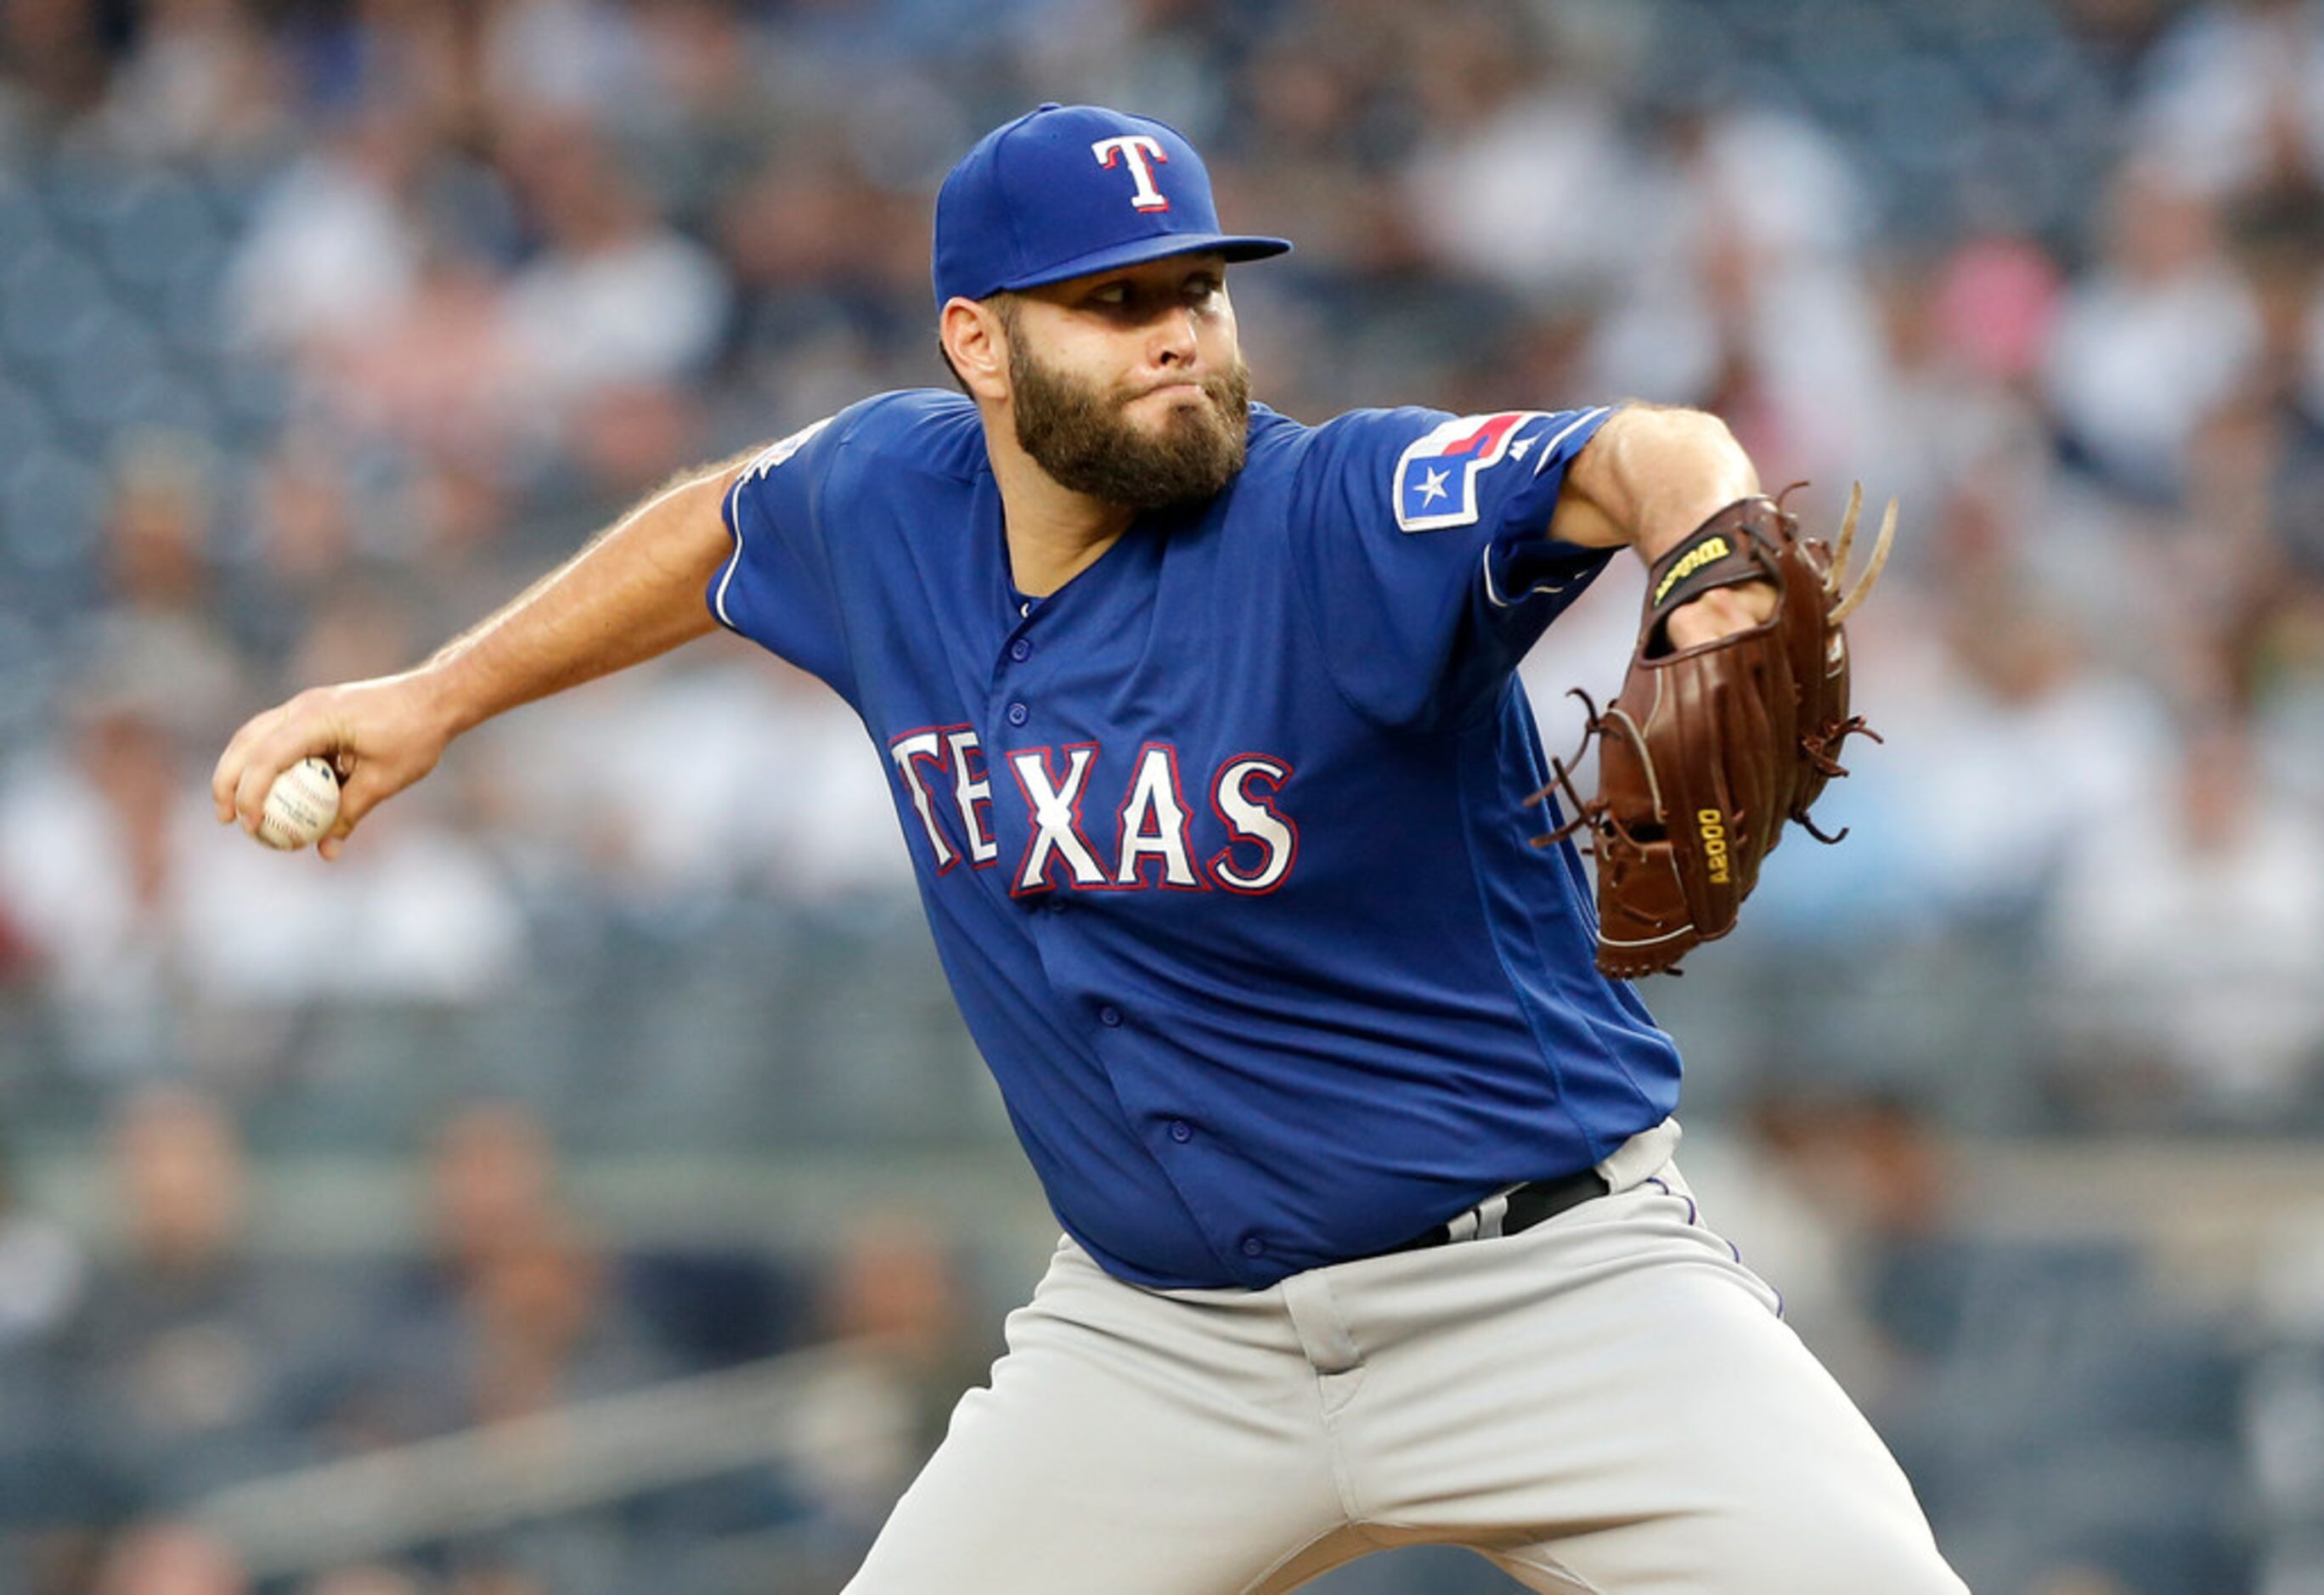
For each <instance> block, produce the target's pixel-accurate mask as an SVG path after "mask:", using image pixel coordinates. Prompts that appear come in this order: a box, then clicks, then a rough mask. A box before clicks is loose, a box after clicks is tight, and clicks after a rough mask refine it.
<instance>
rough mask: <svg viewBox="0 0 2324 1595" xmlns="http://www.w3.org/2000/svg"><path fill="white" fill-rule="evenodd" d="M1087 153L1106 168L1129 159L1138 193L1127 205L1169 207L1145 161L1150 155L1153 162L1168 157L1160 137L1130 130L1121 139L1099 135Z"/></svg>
mask: <svg viewBox="0 0 2324 1595" xmlns="http://www.w3.org/2000/svg"><path fill="white" fill-rule="evenodd" d="M1090 153H1092V154H1093V155H1095V156H1096V157H1097V163H1098V164H1099V165H1100V166H1102V167H1105V168H1107V169H1108V170H1109V171H1111V169H1112V167H1113V164H1114V162H1115V161H1120V160H1126V161H1128V162H1129V165H1130V170H1131V171H1135V172H1136V173H1137V174H1138V193H1137V195H1136V197H1135V198H1132V199H1131V200H1130V204H1132V205H1134V206H1136V207H1138V208H1139V209H1140V210H1167V209H1169V208H1170V197H1169V196H1168V195H1167V194H1165V193H1163V192H1162V191H1161V190H1160V189H1157V188H1156V187H1155V186H1154V169H1153V168H1152V167H1150V166H1148V165H1147V163H1146V162H1147V161H1148V158H1149V157H1150V158H1151V159H1153V160H1156V161H1167V160H1168V159H1170V157H1169V154H1168V153H1167V152H1166V151H1165V150H1164V149H1163V148H1162V141H1161V140H1160V139H1158V138H1148V137H1147V136H1146V135H1145V134H1142V133H1133V134H1129V135H1127V136H1126V137H1122V138H1102V139H1100V140H1098V141H1097V143H1093V144H1092V145H1091V146H1090Z"/></svg>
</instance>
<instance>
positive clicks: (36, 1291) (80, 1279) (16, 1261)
mask: <svg viewBox="0 0 2324 1595" xmlns="http://www.w3.org/2000/svg"><path fill="white" fill-rule="evenodd" d="M87 1284H88V1258H86V1257H85V1256H84V1255H83V1254H82V1251H81V1248H80V1246H79V1244H78V1242H77V1241H75V1240H73V1238H72V1237H71V1236H70V1235H69V1233H67V1232H66V1231H64V1230H62V1229H61V1228H60V1227H59V1226H58V1225H56V1224H55V1223H53V1222H51V1221H49V1220H47V1219H45V1218H42V1216H40V1215H39V1214H37V1213H33V1212H26V1211H25V1210H24V1207H23V1198H22V1193H21V1192H20V1191H19V1190H18V1189H17V1187H16V1178H15V1171H14V1169H13V1168H12V1167H11V1166H10V1165H9V1161H8V1159H7V1158H6V1157H0V1368H5V1367H7V1366H10V1365H11V1364H12V1360H14V1359H16V1358H17V1354H19V1353H21V1352H25V1351H39V1350H41V1349H42V1348H45V1347H48V1346H51V1345H52V1344H53V1343H54V1341H56V1339H57V1337H58V1335H59V1334H60V1332H61V1331H62V1330H63V1328H64V1327H65V1325H66V1324H67V1323H69V1322H70V1320H71V1318H72V1316H73V1314H74V1313H75V1312H76V1311H78V1308H79V1306H80V1302H81V1296H82V1293H83V1291H84V1289H85V1288H86V1286H87ZM28 1365H29V1360H15V1361H14V1366H16V1367H18V1368H19V1369H23V1368H24V1367H26V1366H28ZM5 1382H6V1383H8V1384H10V1385H11V1386H14V1384H15V1381H14V1380H9V1381H5ZM9 1426H11V1427H14V1425H9Z"/></svg>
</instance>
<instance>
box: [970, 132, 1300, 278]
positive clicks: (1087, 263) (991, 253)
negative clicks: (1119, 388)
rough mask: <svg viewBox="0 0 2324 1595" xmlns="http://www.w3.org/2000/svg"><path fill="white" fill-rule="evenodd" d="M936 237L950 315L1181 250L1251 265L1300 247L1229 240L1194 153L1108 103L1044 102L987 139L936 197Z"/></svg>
mask: <svg viewBox="0 0 2324 1595" xmlns="http://www.w3.org/2000/svg"><path fill="white" fill-rule="evenodd" d="M1290 247H1291V245H1290V244H1287V243H1286V242H1285V241H1284V240H1282V239H1280V238H1266V237H1259V236H1255V235H1246V234H1230V233H1222V232H1221V231H1220V230H1219V213H1218V207H1217V205H1216V203H1215V202H1214V201H1213V199H1212V198H1211V174H1210V172H1209V171H1207V170H1205V169H1204V167H1203V158H1202V157H1201V156H1200V155H1197V154H1196V153H1195V152H1194V145H1192V144H1190V143H1187V142H1186V140H1185V137H1184V135H1182V134H1180V133H1179V132H1178V130H1177V129H1176V128H1175V127H1171V126H1169V125H1168V124H1165V123H1160V122H1156V121H1154V120H1152V119H1151V118H1149V117H1145V116H1131V115H1125V114H1123V113H1122V112H1120V111H1109V110H1107V109H1105V108H1104V107H1103V106H1057V105H1048V106H1042V107H1041V108H1040V109H1039V110H1037V111H1034V112H1031V113H1029V114H1028V115H1023V116H1019V118H1017V120H1016V121H1014V122H1011V123H1009V124H1007V125H1005V126H1002V127H998V128H995V129H994V130H993V131H992V132H991V133H989V134H985V135H984V136H983V137H982V138H981V139H979V140H978V141H977V143H976V147H975V148H974V149H972V150H971V151H969V152H968V153H967V154H965V155H964V156H962V157H961V161H960V164H959V165H957V166H955V167H954V168H953V169H952V175H951V176H949V177H947V178H945V181H944V188H943V189H942V190H941V191H940V192H938V194H937V195H936V260H935V280H936V308H937V309H943V308H944V305H945V301H946V300H951V299H954V298H955V297H957V298H960V299H973V300H981V299H983V298H985V297H986V296H988V295H990V294H994V293H999V292H1001V291H1002V290H1005V289H1014V288H1037V287H1039V286H1040V285H1041V284H1042V283H1045V282H1062V281H1065V279H1066V278H1068V277H1079V276H1082V275H1083V274H1084V273H1086V272H1104V271H1110V270H1111V269H1112V268H1114V267H1116V266H1128V265H1135V264H1138V263H1140V262H1143V261H1152V260H1162V259H1164V258H1166V257H1167V256H1170V255H1174V254H1211V253H1215V254H1222V255H1224V256H1225V257H1226V258H1227V259H1229V260H1231V261H1250V260H1259V259H1262V258H1264V257H1265V256H1267V255H1270V254H1282V253H1283V252H1284V251H1286V250H1287V249H1289V248H1290Z"/></svg>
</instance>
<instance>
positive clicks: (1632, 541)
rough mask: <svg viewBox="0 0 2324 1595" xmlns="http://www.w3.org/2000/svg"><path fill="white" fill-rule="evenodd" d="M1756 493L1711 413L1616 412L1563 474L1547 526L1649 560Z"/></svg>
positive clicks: (1751, 470)
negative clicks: (1627, 549) (1626, 549)
mask: <svg viewBox="0 0 2324 1595" xmlns="http://www.w3.org/2000/svg"><path fill="white" fill-rule="evenodd" d="M1758 491H1759V473H1758V470H1757V467H1755V466H1753V465H1752V464H1751V456H1749V455H1748V454H1745V453H1744V452H1743V446H1742V445H1741V444H1739V443H1738V442H1736V441H1735V437H1734V434H1733V433H1731V432H1729V430H1728V429H1727V426H1726V423H1725V422H1723V421H1721V420H1720V419H1719V418H1718V417H1717V416H1714V415H1709V414H1706V413H1704V412H1703V411H1701V410H1661V409H1655V408H1654V407H1651V406H1643V405H1641V406H1633V407H1631V408H1628V409H1625V410H1619V411H1618V412H1617V413H1616V414H1615V415H1614V416H1613V417H1612V418H1611V419H1609V420H1608V421H1607V422H1606V424H1605V425H1604V426H1603V427H1601V428H1600V429H1599V432H1598V435H1597V436H1596V437H1595V438H1591V440H1590V444H1589V447H1586V448H1584V449H1583V450H1582V453H1581V455H1580V456H1577V457H1576V458H1575V460H1574V462H1573V465H1572V468H1571V469H1569V470H1568V471H1567V473H1566V478H1565V487H1564V490H1563V493H1561V494H1560V495H1559V498H1558V503H1557V512H1556V514H1555V516H1554V518H1553V519H1552V521H1551V522H1550V532H1551V535H1552V536H1554V537H1557V538H1559V539H1563V540H1564V541H1566V542H1570V543H1579V544H1582V545H1583V546H1585V547H1588V548H1596V549H1605V548H1616V547H1619V546H1620V545H1622V544H1625V543H1627V544H1629V545H1631V546H1632V547H1634V548H1636V549H1637V551H1638V556H1639V558H1642V559H1645V560H1646V562H1647V563H1648V564H1652V563H1653V562H1654V561H1655V559H1656V558H1660V557H1661V555H1662V554H1663V552H1664V551H1665V549H1669V548H1670V547H1671V546H1672V545H1673V544H1674V543H1676V542H1677V541H1678V540H1679V539H1681V538H1683V537H1684V536H1686V534H1687V533H1688V532H1690V531H1692V530H1694V529H1695V528H1696V527H1698V526H1701V524H1702V523H1703V522H1704V521H1707V520H1709V519H1710V518H1711V516H1712V515H1713V514H1715V513H1716V512H1719V511H1720V510H1721V509H1724V508H1725V507H1726V506H1727V505H1729V504H1731V503H1733V502H1735V501H1736V500H1738V499H1742V498H1748V497H1750V496H1751V495H1752V494H1753V493H1757V492H1758Z"/></svg>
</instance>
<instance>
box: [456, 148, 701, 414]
mask: <svg viewBox="0 0 2324 1595" xmlns="http://www.w3.org/2000/svg"><path fill="white" fill-rule="evenodd" d="M503 139H504V143H503V148H502V150H501V152H500V153H501V159H502V161H503V163H504V165H505V168H506V170H508V171H510V172H511V173H512V176H513V178H514V181H515V187H516V190H517V193H518V196H519V198H520V199H521V202H522V205H523V208H524V212H525V215H526V216H527V217H528V218H529V220H530V223H531V225H532V226H533V227H534V229H535V230H536V231H537V233H538V235H539V243H540V245H541V248H540V252H539V254H536V255H535V256H534V257H533V258H532V259H531V260H530V261H529V262H527V263H526V264H525V265H524V266H523V267H522V268H521V269H520V270H519V272H517V273H516V275H515V277H514V278H513V279H512V281H511V282H510V284H509V290H508V300H507V307H506V315H507V336H508V338H509V341H510V345H511V347H512V351H513V354H514V359H515V373H516V380H517V381H518V382H519V383H521V384H522V385H523V387H524V389H525V392H526V393H527V395H528V397H529V398H530V401H532V403H533V404H534V405H536V406H540V407H544V408H546V409H547V410H548V411H549V413H551V414H555V413H557V412H558V411H559V410H563V409H565V408H567V407H568V406H570V405H573V404H575V403H577V402H580V401H584V400H586V399H587V398H588V397H589V396H591V395H592V394H595V393H597V392H602V391H603V390H604V389H605V388H607V387H610V386H613V385H614V384H617V383H666V382H674V381H678V380H680V379H683V378H686V377H689V376H692V375H694V374H696V373H697V372H698V371H699V370H700V369H701V368H702V366H703V365H704V364H705V363H706V362H707V361H708V359H709V358H710V355H711V354H712V351H713V350H714V349H715V346H716V344H717V340H718V338H719V336H720V334H721V333H722V332H723V331H724V325H725V319H726V313H727V300H728V291H729V290H728V283H727V278H726V274H725V272H724V268H723V267H721V266H720V264H719V263H718V262H717V260H716V259H715V257H714V256H712V255H711V254H708V253H707V252H706V251H705V250H704V249H703V248H702V247H701V246H700V245H699V244H695V243H693V242H692V241H690V240H688V239H687V238H684V237H682V236H680V235H678V234H677V233H675V232H673V231H671V230H670V229H669V228H668V227H667V226H664V225H662V223H661V222H660V221H659V218H657V217H655V215H654V214H653V209H652V207H651V204H650V198H649V197H648V196H647V195H645V194H644V193H642V192H641V191H640V190H639V189H638V188H637V187H636V186H635V185H634V183H632V181H631V180H630V179H629V177H628V176H627V174H626V173H624V172H623V171H622V170H621V169H620V166H619V164H618V162H617V161H615V160H614V158H613V153H612V152H610V151H609V150H608V149H607V148H606V146H605V144H604V141H603V140H602V138H601V137H600V135H599V133H598V130H597V129H596V128H595V126H593V125H592V124H590V123H588V122H587V121H586V120H583V119H582V118H580V117H578V116H558V117H551V116H547V115H542V116H538V117H535V118H532V119H530V120H527V121H523V122H518V123H512V124H507V125H506V126H505V127H504V129H503Z"/></svg>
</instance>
